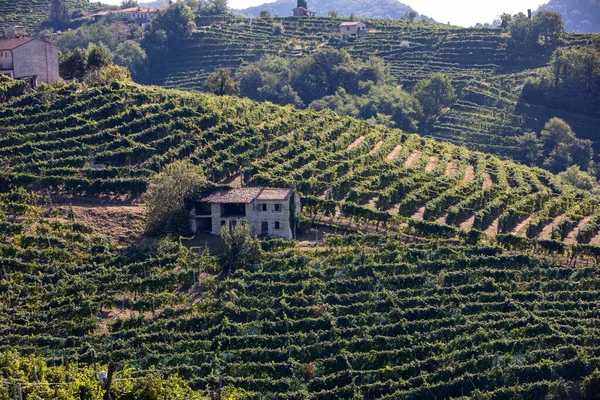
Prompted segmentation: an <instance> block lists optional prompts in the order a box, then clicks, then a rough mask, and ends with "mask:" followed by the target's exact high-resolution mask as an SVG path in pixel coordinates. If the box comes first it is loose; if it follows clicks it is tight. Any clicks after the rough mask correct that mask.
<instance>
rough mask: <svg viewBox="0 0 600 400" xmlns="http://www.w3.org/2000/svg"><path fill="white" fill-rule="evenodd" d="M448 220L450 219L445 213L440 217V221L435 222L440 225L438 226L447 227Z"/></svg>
mask: <svg viewBox="0 0 600 400" xmlns="http://www.w3.org/2000/svg"><path fill="white" fill-rule="evenodd" d="M446 218H448V213H444V215H442V216H441V217H439V218H438V219H436V220H435V222H436V223H438V224H442V225H445V224H446Z"/></svg>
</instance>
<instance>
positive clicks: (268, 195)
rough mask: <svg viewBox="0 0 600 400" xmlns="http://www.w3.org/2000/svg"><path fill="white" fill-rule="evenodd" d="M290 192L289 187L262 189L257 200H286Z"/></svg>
mask: <svg viewBox="0 0 600 400" xmlns="http://www.w3.org/2000/svg"><path fill="white" fill-rule="evenodd" d="M291 193H292V191H291V190H290V189H264V190H263V191H262V193H261V194H260V195H259V196H258V200H280V201H283V200H286V199H287V198H288V197H289V195H290V194H291Z"/></svg>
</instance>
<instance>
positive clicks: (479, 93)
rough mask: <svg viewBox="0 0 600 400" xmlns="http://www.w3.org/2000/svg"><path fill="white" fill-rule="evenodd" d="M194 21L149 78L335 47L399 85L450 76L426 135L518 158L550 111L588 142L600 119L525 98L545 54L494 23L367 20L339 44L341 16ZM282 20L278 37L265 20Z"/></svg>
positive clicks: (169, 78)
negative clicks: (447, 104)
mask: <svg viewBox="0 0 600 400" xmlns="http://www.w3.org/2000/svg"><path fill="white" fill-rule="evenodd" d="M198 22H199V28H198V30H197V31H196V32H195V33H194V34H193V36H192V38H191V39H190V40H189V41H188V42H187V43H186V44H185V46H184V48H183V50H182V51H181V56H180V57H175V58H173V59H172V60H170V61H169V63H168V65H167V66H166V67H165V68H164V69H163V70H162V72H161V73H158V74H157V75H155V76H154V78H153V80H152V81H151V82H150V83H153V84H160V85H163V86H167V87H170V88H179V89H198V90H199V89H201V88H202V85H203V83H204V80H205V79H206V77H207V76H208V74H209V73H211V72H212V71H214V70H215V69H217V68H221V67H224V68H230V69H233V70H236V69H237V68H239V67H240V66H242V65H245V64H247V63H251V62H254V61H256V60H258V59H260V58H261V57H262V56H264V55H278V56H281V57H298V56H302V55H305V54H309V53H311V52H314V51H316V50H318V49H319V48H322V47H327V46H329V47H334V48H343V49H345V50H347V51H348V52H349V53H350V54H351V55H352V56H353V57H357V58H363V59H365V58H368V57H370V56H378V57H382V58H383V59H384V60H385V62H386V63H388V64H390V65H391V68H392V75H393V76H394V78H395V79H396V80H397V81H398V82H399V83H401V84H402V85H403V86H404V87H406V88H409V89H410V88H411V87H412V86H413V85H414V84H415V83H416V82H417V81H418V80H421V79H424V78H428V77H430V76H431V75H432V74H433V73H436V72H442V73H444V74H448V75H449V76H450V77H451V78H452V80H453V83H454V85H455V86H456V88H457V92H458V95H459V96H458V100H457V101H456V103H455V104H453V106H452V107H451V109H450V110H449V111H448V112H445V113H443V114H442V115H441V116H440V117H439V118H438V120H437V121H436V123H435V124H434V126H433V128H432V129H430V130H429V131H427V132H425V135H427V136H430V137H433V138H437V139H441V140H444V141H450V142H453V143H456V144H462V145H465V146H468V147H469V148H471V149H474V150H479V151H484V152H491V153H493V154H496V155H500V156H504V157H510V158H512V159H514V160H517V161H522V160H524V154H523V152H522V150H521V149H520V148H519V146H518V143H517V137H518V136H519V135H521V134H522V133H523V132H526V131H528V130H534V131H536V132H539V131H540V130H541V128H542V127H543V124H544V123H545V122H546V121H548V120H549V119H550V118H552V117H560V118H563V119H565V120H566V121H567V122H568V123H569V124H571V125H572V126H573V129H574V131H575V132H576V133H577V135H578V137H580V138H584V139H588V138H589V139H592V141H593V142H594V146H595V149H596V152H599V151H600V141H598V140H597V139H596V132H597V131H598V129H600V118H599V117H590V116H587V117H586V116H582V115H578V114H574V113H567V112H562V111H560V110H556V109H550V108H547V107H541V106H534V105H530V104H526V103H523V101H522V100H521V99H520V94H521V89H522V87H523V85H524V83H525V81H526V79H527V78H528V77H531V76H536V75H537V74H538V73H539V71H538V70H537V69H538V68H540V67H543V66H545V65H546V64H547V62H548V60H549V54H535V53H533V54H529V53H515V52H514V51H509V49H508V42H509V39H510V38H509V37H508V36H507V34H504V33H502V31H501V30H493V29H466V28H459V27H454V26H446V25H434V24H409V23H404V22H400V21H389V20H378V19H373V20H365V22H367V24H368V27H369V34H368V35H367V36H366V37H365V38H364V39H363V40H361V41H357V42H346V43H340V41H339V28H338V25H339V23H340V20H339V19H332V18H311V19H298V18H272V19H264V18H259V19H235V18H229V19H219V18H217V19H210V20H199V21H198ZM274 24H282V25H283V27H284V30H283V33H282V34H281V35H275V34H274V33H273V25H274ZM590 43H597V44H598V43H600V40H598V37H597V36H594V35H591V34H568V35H566V36H565V37H564V39H563V42H562V46H565V47H573V46H581V45H586V44H590Z"/></svg>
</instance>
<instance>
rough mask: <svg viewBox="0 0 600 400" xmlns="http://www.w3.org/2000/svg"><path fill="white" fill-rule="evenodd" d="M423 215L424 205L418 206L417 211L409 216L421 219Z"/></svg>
mask: <svg viewBox="0 0 600 400" xmlns="http://www.w3.org/2000/svg"><path fill="white" fill-rule="evenodd" d="M423 215H425V206H423V207H421V208H419V209H418V210H417V212H416V213H414V214H413V215H412V216H411V218H412V219H414V220H417V221H423Z"/></svg>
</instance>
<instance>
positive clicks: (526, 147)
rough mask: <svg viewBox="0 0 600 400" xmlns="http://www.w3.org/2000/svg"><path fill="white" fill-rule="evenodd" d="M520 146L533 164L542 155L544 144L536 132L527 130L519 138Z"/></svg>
mask: <svg viewBox="0 0 600 400" xmlns="http://www.w3.org/2000/svg"><path fill="white" fill-rule="evenodd" d="M518 143H519V147H520V148H521V150H522V151H523V152H524V153H525V158H526V159H527V161H528V162H529V163H531V164H535V163H537V162H538V160H539V159H540V158H541V157H542V154H543V152H542V144H541V143H540V141H539V140H538V138H537V135H536V133H535V132H525V133H524V134H523V136H521V137H520V138H519V139H518Z"/></svg>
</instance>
